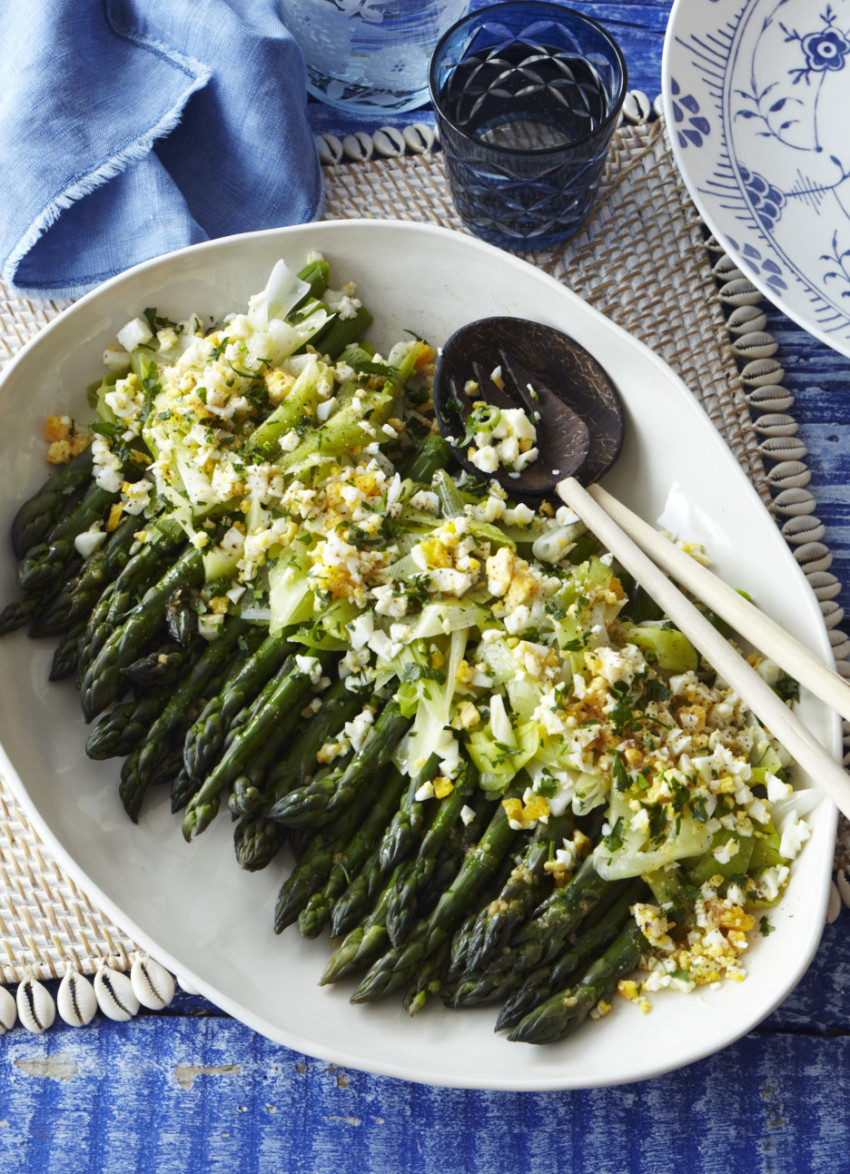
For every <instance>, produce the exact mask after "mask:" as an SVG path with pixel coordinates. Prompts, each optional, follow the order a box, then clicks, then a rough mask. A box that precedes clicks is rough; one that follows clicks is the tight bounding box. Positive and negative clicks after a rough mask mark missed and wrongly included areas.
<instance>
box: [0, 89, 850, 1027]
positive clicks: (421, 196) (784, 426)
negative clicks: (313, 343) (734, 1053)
mask: <svg viewBox="0 0 850 1174" xmlns="http://www.w3.org/2000/svg"><path fill="white" fill-rule="evenodd" d="M664 136H665V130H664V121H663V115H662V111H661V103H660V101H659V99H656V100H655V102H652V103H651V102H650V101H649V100H648V98H647V97H646V95H645V94H643V93H640V92H638V91H632V92H631V93H630V94H629V96H628V99H627V102H626V105H625V109H624V117H623V120H622V121H621V125H620V128H619V129H618V131H617V133H616V134H615V138H614V141H613V142H612V149H611V154H610V156H609V162H608V167H607V169H606V175H605V178H604V181H603V188H602V191H601V198H600V201H599V202H598V204H597V208H596V210H595V211H594V214H593V216H592V217H591V222H590V224H589V226H588V227H587V228H586V229H585V230H584V231H583V232H582V233H580V234H579V235H577V237H576V238H574V239H573V240H572V241H571V242H569V246H568V248H567V249H565V250H564V251H562V252H561V253H557V252H556V253H547V254H533V255H531V256H529V255H528V254H526V256H527V258H528V259H529V260H531V261H533V262H534V263H536V264H538V265H540V266H541V267H542V268H544V269H546V270H547V271H548V272H550V273H552V274H553V275H554V276H556V277H558V278H559V279H561V280H563V281H565V282H567V283H568V284H571V285H572V286H573V287H574V288H575V289H576V290H577V292H579V293H580V294H582V296H584V297H585V298H586V299H587V300H588V301H590V302H591V304H594V305H596V307H597V308H598V309H601V310H602V311H603V312H604V313H607V314H608V315H609V316H610V317H612V318H613V319H614V320H615V321H619V322H620V324H621V325H624V326H626V328H627V329H632V330H633V331H634V333H636V334H637V335H638V336H639V337H642V338H643V340H644V341H646V342H647V343H648V344H649V345H651V346H653V348H654V349H657V350H658V351H659V352H660V353H661V354H662V356H663V357H664V358H665V359H666V360H667V361H668V362H670V363H671V365H672V366H673V367H674V368H675V369H679V370H680V373H683V377H685V381H686V382H688V383H689V385H690V386H691V387H699V388H700V398H701V399H702V402H703V405H704V407H705V408H706V410H707V411H708V414H709V416H710V417H711V419H712V420H713V421H714V423H715V424H716V426H717V427H718V428H719V429H720V430H721V432H722V433H723V435H724V436H725V437H726V439H727V441H728V442H729V444H730V447H731V448H732V450H733V452H734V453H735V455H736V457H737V458H738V460H739V461H740V463H741V464H742V466H743V468H744V469H745V471H746V472H747V474H748V476H749V477H750V479H751V480H752V482H753V484H754V485H755V487H756V489H757V491H758V492H759V494H760V496H761V497H762V500H763V501H764V502H765V505H766V506H767V508H768V509H769V510H770V512H771V514H772V515H773V516H774V518H775V520H776V522H777V524H778V525H779V527H780V530H781V532H782V534H783V536H784V537H785V539H786V541H787V542H788V543H789V545H790V547H791V549H792V551H793V553H794V556H795V558H796V559H797V561H798V563H799V564H800V566H801V568H802V569H803V571H804V572H805V574H806V577H807V579H808V582H809V583H810V585H811V587H812V590H813V591H814V593H815V595H816V597H817V599H818V601H819V604H820V607H821V611H822V613H823V616H824V621H825V624H826V627H827V629H828V631H829V636H830V641H831V644H832V649H833V653H834V656H835V659H836V664H837V667H838V671H839V672H840V673H841V674H842V675H843V676H844V677H848V678H850V639H848V637H847V636H846V635H845V633H844V631H843V630H842V627H841V624H842V621H843V618H844V617H843V612H842V609H841V607H840V605H839V603H838V602H837V597H838V595H839V594H840V591H841V584H840V582H839V581H838V579H837V578H836V577H835V576H834V575H833V574H832V572H831V565H832V555H831V552H830V550H829V548H828V546H827V545H826V543H825V542H824V537H825V528H824V526H823V524H822V523H821V521H820V520H819V519H818V517H817V516H816V512H815V511H816V503H815V498H814V496H813V495H812V493H811V491H810V490H809V488H808V486H809V483H810V480H811V472H810V469H809V467H808V464H807V459H806V458H807V455H808V454H807V450H806V447H805V445H804V443H803V442H802V440H801V439H800V436H799V433H798V426H797V423H796V421H795V419H794V416H793V411H792V409H793V406H794V398H793V396H792V395H791V394H790V392H789V391H788V390H787V389H786V388H785V387H784V386H783V380H784V377H785V370H786V367H787V366H788V365H789V364H790V363H792V362H793V358H792V357H789V356H787V355H783V356H782V357H781V358H780V357H778V355H779V347H778V344H777V342H776V340H775V339H774V338H773V336H772V335H771V334H770V333H769V332H768V330H767V328H766V327H767V322H768V316H767V313H766V312H765V309H764V308H763V302H762V295H761V294H760V292H759V291H758V290H757V289H756V288H755V287H754V286H753V285H752V284H751V283H750V282H749V281H748V280H747V278H746V277H745V276H744V275H743V274H742V273H741V272H740V270H738V269H737V267H736V265H735V263H734V261H733V260H732V259H731V258H729V257H728V256H727V255H726V254H725V253H724V252H723V250H722V248H721V246H720V245H719V244H718V242H717V241H716V240H715V239H714V238H713V237H712V236H711V235H710V234H709V233H708V232H707V231H706V229H705V227H704V226H703V225H702V223H701V222H700V221H699V218H698V216H697V214H696V211H695V209H694V208H693V205H692V203H691V201H690V198H689V196H688V193H687V191H686V190H685V188H684V185H683V184H682V183H681V180H680V179H679V177H678V175H677V173H676V171H675V165H674V163H673V162H672V154H671V153H670V151H669V147H668V146H667V145H666V140H665V137H664ZM317 149H318V152H319V156H320V158H321V160H322V163H323V164H324V165H325V179H326V190H327V197H328V198H327V207H326V213H325V214H326V215H327V216H328V218H330V219H335V218H347V217H348V218H350V217H352V216H372V217H395V218H406V219H416V220H426V221H430V222H436V223H441V224H444V225H445V226H447V227H451V228H455V229H461V226H460V223H459V221H458V220H457V216H456V214H455V212H454V209H453V207H452V204H451V200H450V197H449V195H448V190H447V187H446V183H445V176H444V174H443V171H442V166H441V153H440V148H439V141H438V138H437V135H436V133H435V129H434V126H433V124H432V123H428V122H426V121H422V122H416V123H413V124H411V125H410V126H408V127H402V128H399V127H389V126H388V127H384V128H381V129H379V130H378V131H375V132H372V133H371V134H367V133H365V132H357V133H355V134H351V135H347V136H345V137H344V138H343V139H339V138H337V137H335V136H333V135H327V134H325V135H321V136H318V137H317ZM646 199H652V200H653V218H652V219H653V221H655V220H657V221H658V222H659V232H661V233H662V234H663V233H665V232H667V230H668V229H669V235H670V236H671V238H673V237H675V238H677V240H678V244H677V247H678V248H679V250H680V255H678V256H677V257H676V258H675V278H676V281H678V283H679V284H678V286H676V282H675V281H674V282H672V283H671V289H670V290H669V291H668V290H666V289H665V290H658V289H657V288H655V287H654V286H653V282H654V283H655V286H657V285H659V284H665V282H664V280H662V281H661V282H659V281H658V275H657V274H656V273H655V272H654V269H653V262H654V258H653V254H652V252H651V249H652V248H653V247H655V248H657V247H658V243H657V241H656V242H654V243H653V242H650V243H649V244H648V245H647V248H648V249H649V250H650V251H649V252H648V253H647V255H646V272H645V273H638V274H637V275H636V274H635V272H631V273H629V272H624V273H621V272H620V271H619V270H617V269H616V266H615V267H614V271H613V274H612V275H610V276H608V277H607V279H606V278H600V277H599V276H598V274H599V273H600V272H604V273H606V275H607V274H609V271H610V265H608V264H607V263H608V262H610V260H611V257H612V255H613V254H612V253H611V252H609V254H608V257H607V258H606V265H600V264H599V259H600V255H601V254H602V253H604V251H605V248H606V234H608V235H610V233H611V232H614V233H615V234H616V233H617V232H619V233H621V234H628V237H629V247H630V248H633V249H634V248H636V246H635V244H634V237H635V235H636V234H635V233H634V232H633V231H632V228H633V227H636V226H637V225H639V224H643V227H644V228H645V221H644V222H641V218H640V216H641V207H642V202H643V201H645V200H646ZM630 201H631V203H630ZM612 207H614V208H615V214H614V215H609V213H610V212H611V208H612ZM617 217H619V219H618V218H617ZM630 217H631V218H633V220H634V224H631V223H630ZM637 235H646V234H645V233H642V234H637ZM659 239H660V238H659ZM665 240H666V237H665ZM614 243H615V245H616V240H615V242H614ZM607 247H609V249H610V245H608V246H607ZM618 255H619V253H618ZM585 260H587V261H593V262H594V263H593V264H590V265H584V264H583V263H584V261H585ZM655 260H656V261H657V258H655ZM637 268H638V269H640V268H641V263H640V257H639V256H638V257H637ZM591 274H594V275H596V276H595V277H594V278H593V279H591V276H590V275H591ZM663 277H664V274H662V279H663ZM707 284H711V285H713V287H714V291H715V292H716V297H714V298H712V299H711V300H710V306H709V311H710V315H711V316H712V317H711V322H710V324H709V327H708V329H709V332H710V334H709V337H710V338H711V339H712V340H713V342H714V343H715V345H716V346H717V347H718V348H719V349H720V351H721V353H722V358H723V363H725V368H724V371H723V372H722V374H723V376H724V378H726V379H727V382H728V387H725V386H720V385H718V386H716V387H715V388H714V389H713V390H712V389H711V388H709V389H708V390H704V389H703V383H704V382H705V381H704V380H703V379H702V378H701V373H700V371H699V370H691V367H690V364H692V363H693V362H694V361H695V360H694V356H692V355H691V354H689V353H688V352H689V344H688V340H687V339H685V341H684V342H683V341H682V338H681V335H682V333H683V332H682V329H681V326H682V323H681V319H680V318H677V317H676V311H677V310H681V314H682V315H685V316H686V315H687V309H688V304H687V303H688V293H690V300H691V301H692V302H693V303H694V304H696V303H698V305H699V312H700V315H701V317H703V318H704V317H705V301H704V291H705V288H706V285H707ZM665 298H666V299H667V300H665ZM630 299H634V300H635V302H636V305H631V304H630ZM677 299H678V301H677ZM679 302H682V303H683V306H684V308H682V306H680V305H679ZM69 304H70V303H69V302H67V301H49V302H37V303H34V302H32V301H29V300H25V299H19V298H15V297H13V296H12V295H10V294H8V293H7V292H6V290H5V289H4V288H3V287H2V286H0V368H2V366H3V365H5V362H7V361H8V360H9V359H10V358H11V357H12V355H13V354H14V353H15V352H16V351H17V350H18V349H20V347H21V346H23V345H24V343H25V342H27V341H28V339H29V338H31V337H32V336H33V335H34V334H36V333H37V332H38V331H39V330H40V329H41V328H42V327H43V326H45V325H46V324H47V323H48V322H49V321H51V319H52V318H54V317H55V316H56V315H57V314H58V313H59V312H60V311H61V310H63V309H65V308H66V306H67V305H69ZM711 332H713V333H711ZM685 333H687V332H685ZM682 368H684V372H682ZM688 374H690V375H691V378H690V380H689V379H688V378H687V375H688ZM715 382H717V380H715ZM848 745H850V728H848V727H847V726H845V747H847V746H848ZM848 762H850V754H848V753H845V764H848ZM0 885H2V895H0V1034H3V1032H4V1031H6V1030H9V1029H11V1028H12V1027H13V1026H14V1025H15V1024H19V1025H21V1026H22V1027H24V1028H25V1029H27V1030H29V1031H33V1032H41V1031H44V1030H47V1029H48V1027H49V1026H50V1025H51V1024H52V1023H53V1022H55V1020H56V1016H57V1014H58V1015H59V1018H60V1019H62V1020H64V1021H65V1022H68V1023H72V1024H74V1025H75V1026H82V1025H83V1024H85V1023H88V1022H90V1021H91V1020H92V1018H94V1016H96V1015H97V1014H101V1015H104V1016H106V1017H108V1018H112V1019H117V1020H120V1019H128V1018H130V1017H131V1016H132V1015H135V1014H138V1013H140V1012H145V1011H146V1010H151V1011H152V1010H157V1009H161V1008H163V1007H165V1006H167V1005H168V1003H169V1002H170V1000H171V997H172V996H173V993H174V983H173V981H172V978H171V976H170V975H169V974H168V973H167V972H166V971H165V970H163V968H162V967H161V966H159V964H158V963H157V962H156V961H155V960H154V959H151V958H149V956H148V955H147V954H145V953H143V952H142V951H140V950H139V949H138V948H137V947H136V946H135V945H134V944H133V943H132V941H130V940H129V939H128V938H127V937H126V936H125V935H124V934H123V933H122V931H121V930H119V929H117V928H116V927H115V926H114V925H113V924H112V923H111V922H110V921H109V919H108V918H106V917H105V916H104V915H103V914H102V913H100V911H99V910H98V909H97V908H95V907H94V906H93V905H92V904H91V903H90V902H89V900H88V899H87V897H86V896H85V894H84V893H82V892H80V890H79V889H78V888H77V886H76V885H75V884H74V882H73V881H72V880H71V879H70V878H69V877H67V876H66V875H65V874H64V873H63V872H62V871H61V869H59V867H58V866H57V865H56V863H55V862H54V861H53V859H52V857H51V856H50V854H49V852H48V851H46V849H45V848H44V847H43V845H42V844H41V842H40V841H39V839H38V836H37V835H36V833H35V831H34V830H33V829H32V828H31V827H30V825H29V824H28V822H27V820H26V817H25V816H24V815H23V813H22V812H21V811H20V809H19V808H18V807H17V805H16V804H15V803H14V801H12V800H11V798H10V796H9V794H8V792H6V791H4V790H3V788H2V784H1V783H0ZM842 903H843V904H850V825H848V824H847V822H846V821H845V820H844V819H843V817H842V821H841V825H840V829H839V837H838V841H837V844H836V873H835V880H834V883H833V892H832V899H831V901H830V906H829V914H828V917H829V920H834V918H835V917H836V916H837V915H838V912H839V910H840V908H841V907H842ZM13 988H14V992H13Z"/></svg>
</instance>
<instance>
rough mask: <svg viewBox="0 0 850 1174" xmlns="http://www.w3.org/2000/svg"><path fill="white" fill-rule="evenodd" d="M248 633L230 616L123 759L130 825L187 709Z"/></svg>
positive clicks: (244, 625)
mask: <svg viewBox="0 0 850 1174" xmlns="http://www.w3.org/2000/svg"><path fill="white" fill-rule="evenodd" d="M251 633H252V627H251V625H250V624H249V623H248V622H247V621H245V620H242V619H239V618H238V617H230V618H228V620H226V621H225V623H224V625H223V627H222V630H221V631H220V632H219V634H218V635H217V637H216V638H215V639H214V640H212V641H211V642H210V643H209V644H208V645H207V646H206V648H205V649H204V650H203V652H202V653H201V655H200V656H199V657H198V659H197V660H196V661H195V663H194V665H193V666H192V667H191V669H190V670H189V672H188V673H187V674H186V676H185V677H184V678H183V680H182V681H180V682H179V684H178V685H177V687H176V688H174V689H172V690H170V692H169V694H168V695H167V697H166V699H165V703H164V705H163V708H162V710H161V712H160V713H159V715H158V716H157V717H156V719H155V720H154V722H153V724H152V725H151V726H150V729H149V730H148V731H147V732H146V734H145V736H144V737H143V739H142V740H141V741H140V742H139V743H138V745H137V746H136V748H135V749H134V750H133V751H132V753H131V754H130V756H129V757H128V758H127V759H126V760H125V762H124V766H123V768H122V771H121V785H120V787H119V794H120V796H121V801H122V803H123V804H124V809H125V811H126V812H127V814H128V815H129V816H130V818H131V819H132V820H133V821H134V822H136V821H137V820H138V816H139V811H140V809H141V805H142V800H143V798H144V796H145V793H146V791H147V788H148V787H149V786H150V784H151V780H152V779H153V777H154V774H155V772H156V769H157V767H158V766H159V764H160V763H161V762H162V760H163V759H164V758H165V757H166V755H167V754H168V753H169V752H170V751H171V750H172V749H173V747H174V741H175V739H176V738H177V737H178V736H179V734H180V733H181V732H182V731H183V729H184V728H185V719H186V714H187V713H188V711H189V708H190V706H191V705H192V703H193V702H194V701H195V700H196V699H197V698H198V697H200V696H201V694H202V693H203V691H204V690H205V689H206V687H207V686H208V685H209V683H210V681H212V680H213V679H214V678H215V676H216V675H217V673H218V672H219V670H220V669H221V667H222V665H223V664H224V663H225V661H226V660H227V659H228V658H229V657H231V656H232V655H233V654H234V651H235V650H236V649H237V647H238V645H239V642H240V641H242V640H246V639H250V637H251ZM172 773H173V772H172Z"/></svg>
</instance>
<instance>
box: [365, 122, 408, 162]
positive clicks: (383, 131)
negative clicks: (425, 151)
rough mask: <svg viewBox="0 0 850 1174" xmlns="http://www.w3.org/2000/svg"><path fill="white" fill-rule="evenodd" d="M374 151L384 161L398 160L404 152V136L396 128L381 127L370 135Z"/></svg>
mask: <svg viewBox="0 0 850 1174" xmlns="http://www.w3.org/2000/svg"><path fill="white" fill-rule="evenodd" d="M372 142H373V143H374V145H375V150H376V151H377V152H378V154H379V155H383V157H384V158H385V159H392V158H398V156H399V155H403V154H404V151H405V142H404V135H403V134H402V133H401V131H400V130H399V129H398V127H396V126H382V127H380V128H379V129H378V130H376V131H375V133H374V134H373V135H372Z"/></svg>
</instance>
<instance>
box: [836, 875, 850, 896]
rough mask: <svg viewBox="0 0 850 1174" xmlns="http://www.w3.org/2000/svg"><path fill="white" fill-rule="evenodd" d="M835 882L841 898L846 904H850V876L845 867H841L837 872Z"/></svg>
mask: <svg viewBox="0 0 850 1174" xmlns="http://www.w3.org/2000/svg"><path fill="white" fill-rule="evenodd" d="M835 884H836V886H837V888H838V893H839V895H840V897H841V900H842V901H843V902H844V904H845V905H850V876H848V875H847V873H846V872H845V871H844V869H843V868H839V870H838V872H837V873H836V874H835Z"/></svg>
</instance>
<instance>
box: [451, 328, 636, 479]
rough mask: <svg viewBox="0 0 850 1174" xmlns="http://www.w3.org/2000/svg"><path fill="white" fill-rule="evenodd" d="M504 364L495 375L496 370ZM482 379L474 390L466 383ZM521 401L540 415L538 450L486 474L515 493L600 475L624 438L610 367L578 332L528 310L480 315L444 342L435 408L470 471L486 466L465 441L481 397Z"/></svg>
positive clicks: (505, 403) (499, 403) (477, 473)
mask: <svg viewBox="0 0 850 1174" xmlns="http://www.w3.org/2000/svg"><path fill="white" fill-rule="evenodd" d="M497 368H500V369H501V372H502V377H503V378H502V380H500V381H499V383H495V382H494V381H493V379H492V378H491V373H492V372H494V371H495V370H496V369H497ZM470 380H472V381H474V382H475V383H477V384H478V390H477V391H476V392H475V393H474V394H473V395H467V394H466V392H465V391H464V387H465V385H466V384H467V383H468V382H469V381H470ZM478 400H483V401H484V402H486V403H488V404H493V405H495V406H496V407H499V408H506V407H514V408H516V407H521V408H524V409H525V410H526V411H527V412H528V413H529V414H532V413H534V415H535V416H536V420H535V423H536V426H537V448H538V453H539V455H538V457H537V459H536V460H535V461H533V462H531V463H530V464H528V465H526V466H525V468H524V469H523V470H522V472H520V473H511V472H508V471H507V470H506V469H505V468H502V467H500V468H499V469H497V470H496V471H495V472H494V473H492V474H488V476H490V477H492V479H494V480H496V481H498V482H499V484H500V485H502V487H503V488H504V489H506V490H507V491H508V492H509V493H510V494H511V496H512V497H517V498H519V499H522V498H526V497H529V498H536V497H546V496H553V495H554V491H555V488H556V486H558V485H559V484H560V483H561V482H562V481H563V480H564V479H565V478H568V477H577V478H578V480H580V481H581V482H582V483H583V484H585V485H589V484H592V483H593V482H595V481H597V480H598V479H599V478H600V477H601V476H602V475H603V474H604V473H605V472H606V471H607V470H608V469H610V468H611V466H612V465H613V464H614V462H615V461H616V459H617V457H618V456H619V454H620V449H621V447H622V443H623V408H622V404H621V402H620V396H619V394H618V392H617V389H616V388H615V387H614V385H613V383H612V382H611V379H610V377H609V376H608V374H607V372H606V371H605V370H604V368H603V367H602V366H601V365H600V364H599V363H598V362H597V360H596V359H594V358H593V356H592V355H591V354H590V353H589V352H588V351H586V350H585V349H584V347H583V346H581V345H580V344H579V343H577V342H576V341H575V340H574V339H572V338H570V337H569V336H568V335H566V334H564V333H562V332H561V331H560V330H555V329H554V328H553V327H551V326H543V325H541V324H540V323H539V322H529V321H527V320H526V319H524V318H508V317H495V318H480V319H478V320H477V321H475V322H470V323H469V324H468V325H467V326H462V327H461V328H460V329H459V330H457V331H455V333H454V334H453V335H452V336H451V338H450V339H449V340H448V342H446V343H445V345H444V346H443V348H442V350H441V352H440V356H439V358H438V360H437V366H436V371H435V375H434V410H435V412H436V416H437V422H438V424H439V426H440V431H441V432H442V434H443V436H444V437H445V438H446V439H447V440H448V442H449V444H451V446H452V449H453V451H454V453H455V456H456V457H457V459H458V461H459V462H460V464H461V466H462V467H463V468H464V469H465V470H466V471H467V472H468V473H470V474H471V475H472V476H474V477H478V478H480V477H482V472H481V469H479V468H478V467H477V466H475V465H474V464H473V463H472V462H471V461H470V460H469V457H468V452H467V450H466V449H465V448H464V447H463V445H462V444H461V443H460V442H461V439H462V438H463V437H464V436H465V435H466V431H467V421H468V419H469V416H470V415H471V413H472V410H473V406H474V404H475V402H476V401H478Z"/></svg>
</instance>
